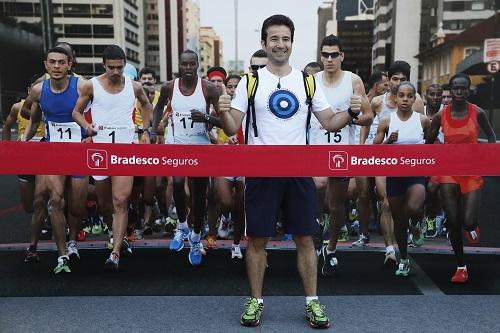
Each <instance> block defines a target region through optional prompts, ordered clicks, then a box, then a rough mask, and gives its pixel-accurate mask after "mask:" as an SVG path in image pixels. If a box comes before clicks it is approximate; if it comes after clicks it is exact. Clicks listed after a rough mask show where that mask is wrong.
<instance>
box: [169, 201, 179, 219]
mask: <svg viewBox="0 0 500 333" xmlns="http://www.w3.org/2000/svg"><path fill="white" fill-rule="evenodd" d="M168 216H169V217H170V218H171V219H173V220H175V221H177V220H178V219H179V216H178V215H177V208H175V203H174V201H173V200H172V202H171V203H170V206H169V207H168Z"/></svg>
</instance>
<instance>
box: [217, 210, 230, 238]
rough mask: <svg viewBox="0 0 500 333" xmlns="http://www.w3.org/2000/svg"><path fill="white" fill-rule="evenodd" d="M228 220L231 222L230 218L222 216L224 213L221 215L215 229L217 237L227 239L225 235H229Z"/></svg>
mask: <svg viewBox="0 0 500 333" xmlns="http://www.w3.org/2000/svg"><path fill="white" fill-rule="evenodd" d="M229 222H231V220H230V219H228V218H226V217H224V215H221V217H220V223H219V228H218V230H217V234H218V235H219V238H221V239H227V237H228V236H229Z"/></svg>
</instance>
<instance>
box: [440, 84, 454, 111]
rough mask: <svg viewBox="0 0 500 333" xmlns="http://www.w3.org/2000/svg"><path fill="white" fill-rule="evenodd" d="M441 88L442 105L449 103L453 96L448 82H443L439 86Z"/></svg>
mask: <svg viewBox="0 0 500 333" xmlns="http://www.w3.org/2000/svg"><path fill="white" fill-rule="evenodd" d="M441 89H443V93H442V95H441V104H443V105H444V106H446V105H450V104H451V101H452V98H453V96H452V95H451V88H450V85H449V84H448V83H445V84H443V85H442V86H441Z"/></svg>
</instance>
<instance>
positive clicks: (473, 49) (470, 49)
mask: <svg viewBox="0 0 500 333" xmlns="http://www.w3.org/2000/svg"><path fill="white" fill-rule="evenodd" d="M478 50H479V47H466V48H464V59H465V58H467V57H468V56H470V55H471V54H473V53H475V52H476V51H478Z"/></svg>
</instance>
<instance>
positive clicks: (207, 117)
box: [205, 114, 210, 123]
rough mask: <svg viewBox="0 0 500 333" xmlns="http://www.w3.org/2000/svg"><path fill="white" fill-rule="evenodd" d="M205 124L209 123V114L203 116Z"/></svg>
mask: <svg viewBox="0 0 500 333" xmlns="http://www.w3.org/2000/svg"><path fill="white" fill-rule="evenodd" d="M205 122H206V123H209V122H210V115H209V114H205Z"/></svg>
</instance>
